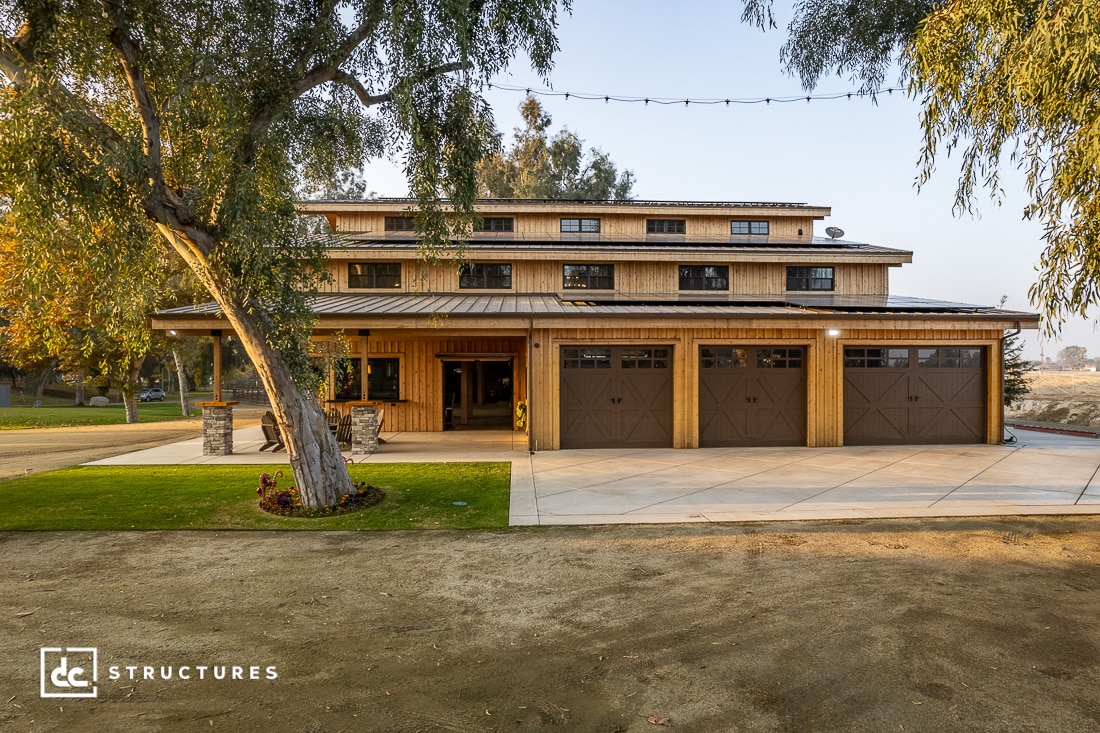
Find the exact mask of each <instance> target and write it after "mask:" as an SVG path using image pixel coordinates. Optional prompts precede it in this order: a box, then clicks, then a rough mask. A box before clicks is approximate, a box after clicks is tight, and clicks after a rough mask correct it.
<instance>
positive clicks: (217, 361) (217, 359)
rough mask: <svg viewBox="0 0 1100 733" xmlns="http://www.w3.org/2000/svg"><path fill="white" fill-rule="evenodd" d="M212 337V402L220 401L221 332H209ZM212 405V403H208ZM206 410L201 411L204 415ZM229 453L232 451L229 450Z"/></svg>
mask: <svg viewBox="0 0 1100 733" xmlns="http://www.w3.org/2000/svg"><path fill="white" fill-rule="evenodd" d="M210 335H211V336H213V337H214V402H221V401H222V332H221V331H211V332H210ZM210 404H213V403H210ZM205 412H206V410H203V413H204V414H205ZM229 452H230V453H232V452H233V451H232V450H230V451H229Z"/></svg>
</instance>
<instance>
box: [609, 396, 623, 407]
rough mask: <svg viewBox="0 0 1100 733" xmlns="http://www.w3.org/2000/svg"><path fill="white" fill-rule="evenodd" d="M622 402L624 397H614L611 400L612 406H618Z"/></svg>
mask: <svg viewBox="0 0 1100 733" xmlns="http://www.w3.org/2000/svg"><path fill="white" fill-rule="evenodd" d="M622 401H623V398H622V397H612V398H611V404H613V405H617V404H619V403H620V402H622Z"/></svg>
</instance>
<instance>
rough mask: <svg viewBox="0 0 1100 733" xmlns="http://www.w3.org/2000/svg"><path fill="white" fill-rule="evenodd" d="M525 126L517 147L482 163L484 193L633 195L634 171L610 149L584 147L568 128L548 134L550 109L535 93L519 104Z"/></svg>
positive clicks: (508, 196) (501, 195) (535, 196)
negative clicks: (617, 162)
mask: <svg viewBox="0 0 1100 733" xmlns="http://www.w3.org/2000/svg"><path fill="white" fill-rule="evenodd" d="M519 109H520V113H521V114H522V115H523V121H524V127H523V129H520V128H518V127H517V128H516V129H515V132H514V136H513V142H512V147H511V148H509V149H504V147H503V145H501V143H500V140H499V137H498V142H497V149H496V150H495V151H494V152H493V154H492V155H491V156H490V157H488V158H486V159H485V160H484V161H482V163H481V164H480V165H479V167H478V170H479V174H480V182H481V195H482V196H483V197H486V198H499V199H513V198H519V199H572V200H608V199H614V200H620V201H625V200H629V199H630V198H632V192H631V189H633V187H634V174H633V173H631V172H630V171H628V170H624V171H622V172H621V173H620V172H619V170H618V168H617V167H616V166H615V163H614V162H613V161H612V160H611V158H610V156H608V155H607V153H604V152H603V151H601V150H598V149H596V148H589V150H588V152H587V154H586V153H585V151H584V140H582V139H581V138H580V137H579V136H578V135H577V134H576V133H574V132H571V131H570V130H568V129H562V131H561V132H559V133H558V134H556V135H554V136H553V137H549V136H548V132H547V131H548V130H549V129H550V124H551V122H552V121H553V120H552V119H551V118H550V115H549V114H547V113H546V111H545V110H543V108H542V105H541V104H539V102H538V100H537V99H535V98H534V97H531V96H529V97H527V99H526V100H524V102H523V104H521V105H520V108H519Z"/></svg>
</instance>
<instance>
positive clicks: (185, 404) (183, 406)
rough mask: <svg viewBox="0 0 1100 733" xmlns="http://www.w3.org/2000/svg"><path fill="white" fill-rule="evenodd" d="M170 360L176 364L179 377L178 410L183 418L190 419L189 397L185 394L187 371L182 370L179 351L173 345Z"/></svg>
mask: <svg viewBox="0 0 1100 733" xmlns="http://www.w3.org/2000/svg"><path fill="white" fill-rule="evenodd" d="M172 359H173V360H174V361H175V362H176V374H177V375H178V376H179V383H180V410H182V411H183V416H184V417H190V416H191V397H190V396H189V395H188V394H187V370H186V369H184V366H183V357H182V356H181V355H180V350H179V348H177V347H176V345H175V344H173V345H172Z"/></svg>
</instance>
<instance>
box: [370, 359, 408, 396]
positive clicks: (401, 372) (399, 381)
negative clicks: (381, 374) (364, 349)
mask: <svg viewBox="0 0 1100 733" xmlns="http://www.w3.org/2000/svg"><path fill="white" fill-rule="evenodd" d="M379 361H394V362H397V375H396V377H395V380H396V390H397V393H396V395H395V396H393V397H389V396H386V397H379V396H378V395H376V394H374V390H373V389H371V380H372V377H373V376H374V366H373V365H372V364H371V362H376V363H377V362H379ZM402 361H403V359H402V358H401V355H400V354H371V355H370V356H368V357H367V399H369V400H377V401H379V402H400V401H401V394H402V392H403V387H404V382H403V378H404V369H403V366H404V365H403V364H402V363H401V362H402Z"/></svg>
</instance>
